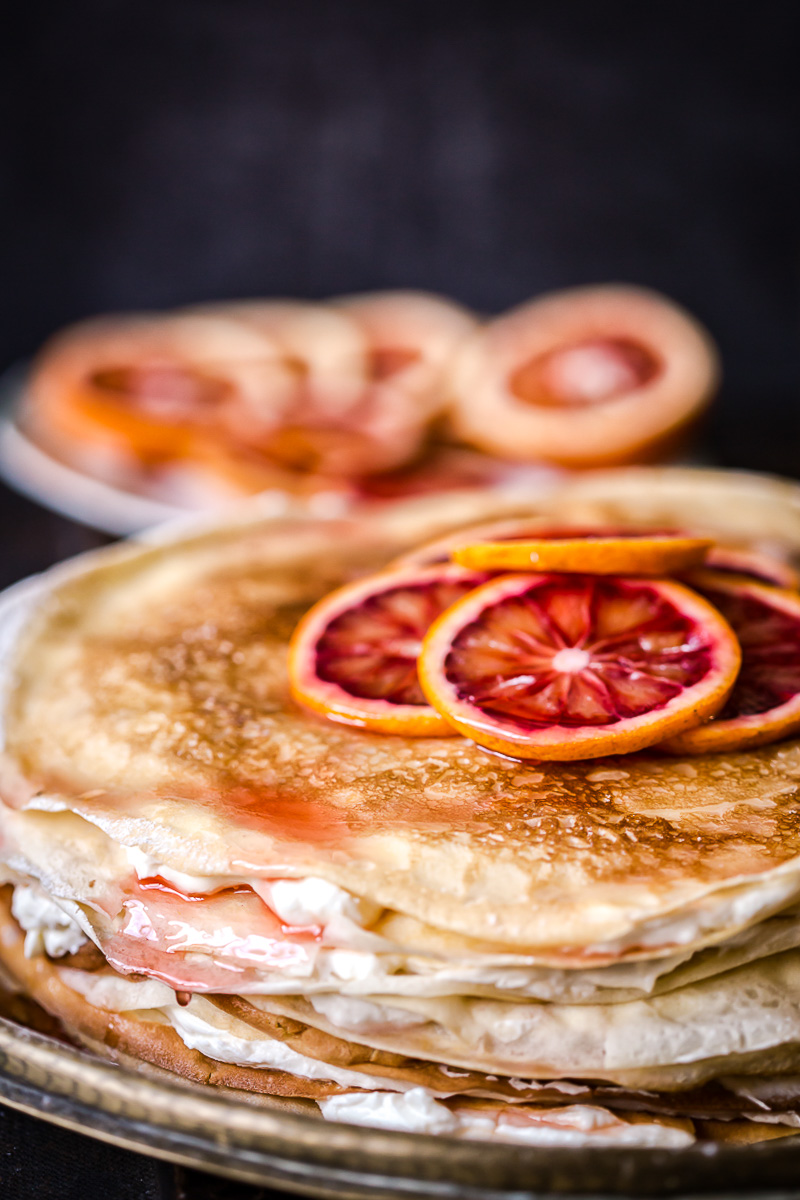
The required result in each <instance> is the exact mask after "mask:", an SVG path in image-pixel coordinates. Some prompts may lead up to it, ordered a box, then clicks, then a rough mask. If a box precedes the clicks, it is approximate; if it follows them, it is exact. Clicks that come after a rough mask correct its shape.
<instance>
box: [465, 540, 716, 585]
mask: <svg viewBox="0 0 800 1200" xmlns="http://www.w3.org/2000/svg"><path fill="white" fill-rule="evenodd" d="M713 544H714V543H713V541H712V539H711V538H700V537H688V536H684V535H682V534H669V533H644V534H638V533H633V534H624V533H613V534H607V535H603V534H599V535H595V534H585V535H581V534H576V533H575V532H572V531H565V532H564V533H561V534H557V533H553V534H548V535H547V536H546V537H538V538H514V539H507V540H502V541H485V542H476V543H475V544H474V545H471V546H457V547H456V548H455V549H454V550H453V551H452V558H453V560H454V562H457V563H459V565H460V566H462V567H467V568H469V569H471V570H474V571H542V572H550V571H558V572H563V573H567V574H573V573H576V574H581V575H584V574H585V575H655V576H661V575H672V574H675V573H676V572H678V571H685V570H687V569H689V568H690V567H694V566H697V564H698V563H701V562H702V561H703V559H704V558H705V556H706V554H707V552H708V550H709V549H710V548H711V546H713Z"/></svg>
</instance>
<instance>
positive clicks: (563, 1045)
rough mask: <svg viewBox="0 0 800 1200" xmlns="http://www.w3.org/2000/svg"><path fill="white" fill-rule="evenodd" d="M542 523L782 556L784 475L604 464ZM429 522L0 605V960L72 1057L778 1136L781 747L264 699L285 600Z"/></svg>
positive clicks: (222, 543)
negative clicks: (432, 733) (702, 536)
mask: <svg viewBox="0 0 800 1200" xmlns="http://www.w3.org/2000/svg"><path fill="white" fill-rule="evenodd" d="M518 508H519V506H518V504H517V505H516V509H517V510H518ZM543 510H549V511H550V512H551V513H552V512H554V511H557V512H558V514H559V519H560V520H561V521H564V520H568V519H570V518H574V519H575V520H576V521H577V522H584V523H585V522H586V521H588V520H594V521H597V522H599V523H601V524H602V523H604V522H605V523H609V522H611V523H615V524H619V523H623V522H626V523H629V524H641V525H643V526H647V525H650V526H653V527H659V528H679V527H684V528H685V527H690V528H693V529H698V530H702V531H709V532H712V533H714V534H715V535H716V536H717V537H719V538H720V540H722V541H726V542H728V543H730V544H736V545H749V546H753V545H759V546H760V547H761V548H764V547H765V546H766V547H768V548H770V549H772V550H773V551H775V550H781V551H782V552H784V553H785V554H787V555H792V554H796V553H798V552H800V493H798V491H797V490H796V489H794V488H793V487H791V486H789V485H783V484H780V483H777V482H772V481H767V480H763V479H759V478H756V477H743V476H725V475H715V474H714V473H708V472H705V473H700V472H687V471H648V470H644V469H642V470H634V471H627V472H613V473H607V474H605V475H600V476H596V477H595V478H593V479H589V480H585V481H583V482H579V483H575V484H572V485H570V487H568V488H567V489H565V490H563V491H562V492H561V493H560V494H559V495H557V496H554V497H552V498H551V499H550V500H549V501H548V502H547V504H545V505H540V506H539V507H538V509H537V511H539V512H541V511H543ZM501 511H502V501H500V500H498V499H497V498H495V499H493V500H490V501H486V502H484V501H476V502H475V505H474V506H473V510H472V511H470V512H466V511H462V512H461V514H460V516H461V518H462V519H464V520H475V519H476V518H478V517H479V516H482V517H484V518H485V517H487V516H494V515H498V514H499V513H500V512H501ZM457 519H458V517H457V515H456V514H454V512H453V511H452V502H450V501H442V502H441V503H439V504H433V505H426V506H421V505H420V504H419V503H416V504H413V505H409V504H406V505H404V506H402V507H398V508H395V509H392V510H384V511H383V512H382V513H381V514H379V515H377V516H375V515H365V516H363V517H361V518H359V519H353V520H348V521H347V522H331V521H329V522H320V521H311V520H300V519H298V520H294V521H291V522H290V521H284V522H276V521H274V520H273V521H264V520H260V519H258V518H257V517H253V518H243V519H241V520H238V521H236V522H235V523H230V524H228V525H227V526H225V527H224V528H218V529H215V530H213V531H211V532H206V533H204V534H201V535H197V536H193V537H188V538H187V537H184V538H182V539H177V540H173V541H169V542H166V541H162V542H161V543H160V544H158V545H155V546H149V547H142V546H138V547H132V546H128V547H123V548H114V549H111V550H106V551H101V552H100V553H98V554H96V555H93V556H89V557H85V558H84V559H82V560H79V561H78V562H76V563H74V564H70V565H69V566H68V567H67V568H60V569H58V570H56V571H54V572H52V573H50V574H49V575H47V576H44V577H42V578H40V580H39V581H37V582H35V583H34V584H32V585H28V586H26V587H24V588H23V589H22V590H17V591H14V592H12V593H10V594H8V595H7V597H6V600H5V604H4V607H3V610H2V623H0V643H2V646H3V651H4V655H5V666H4V671H5V677H6V685H5V695H4V699H3V704H2V715H3V725H4V741H5V747H4V757H3V766H2V776H1V777H0V794H2V801H3V803H2V805H0V871H2V878H3V879H4V880H5V882H6V884H7V886H6V887H5V889H4V896H5V900H4V903H3V913H2V928H1V929H0V960H1V961H2V964H3V965H4V967H5V968H6V970H7V971H8V973H9V974H10V975H12V976H13V977H14V979H15V980H16V981H17V983H18V986H19V987H20V988H22V989H23V990H24V991H25V992H26V993H27V994H28V995H30V996H32V997H33V998H34V999H35V1000H36V1001H38V1003H39V1004H40V1005H41V1006H42V1007H43V1008H44V1009H45V1010H47V1012H48V1013H49V1014H51V1015H52V1016H55V1017H57V1018H58V1019H59V1020H60V1021H61V1023H62V1025H63V1027H64V1029H65V1030H66V1032H67V1033H68V1034H69V1035H70V1036H71V1037H72V1038H73V1039H75V1040H76V1041H78V1042H79V1043H81V1044H83V1045H85V1046H87V1047H89V1048H91V1049H92V1050H94V1051H95V1052H97V1053H100V1054H103V1055H110V1056H112V1057H115V1058H117V1059H118V1060H120V1061H124V1062H129V1061H130V1059H132V1058H133V1059H139V1060H146V1061H147V1062H149V1063H152V1064H155V1065H157V1066H159V1067H161V1068H166V1069H168V1070H171V1071H174V1072H177V1073H179V1074H181V1075H183V1076H185V1077H187V1078H189V1079H191V1080H195V1081H199V1082H202V1083H205V1084H212V1085H218V1086H224V1087H229V1088H233V1089H239V1090H247V1091H250V1092H255V1093H264V1094H269V1095H275V1096H283V1097H300V1098H306V1099H307V1100H309V1101H316V1102H317V1103H318V1104H319V1107H320V1109H321V1110H322V1113H323V1115H324V1116H325V1117H326V1118H329V1119H335V1120H346V1121H352V1122H356V1123H363V1124H372V1125H381V1126H383V1127H388V1128H402V1129H413V1130H425V1131H428V1132H436V1133H445V1134H448V1135H450V1136H456V1137H459V1136H460V1137H473V1138H474V1137H479V1138H495V1139H500V1140H505V1141H510V1142H517V1143H533V1144H551V1145H553V1144H555V1145H580V1144H587V1143H591V1144H602V1145H606V1144H613V1145H620V1144H624V1145H659V1146H683V1145H687V1144H689V1143H690V1142H692V1141H693V1140H695V1139H707V1138H713V1139H723V1140H734V1141H735V1140H748V1141H749V1140H757V1139H759V1138H764V1137H769V1136H779V1135H785V1134H790V1133H792V1132H793V1131H794V1130H795V1129H796V1128H797V1127H800V791H799V788H800V743H798V742H794V741H791V742H783V743H778V744H776V745H773V746H769V747H766V748H764V749H762V750H758V751H754V752H750V753H739V754H732V755H729V756H727V757H725V756H716V757H710V756H709V757H695V758H691V759H689V758H686V759H675V758H666V757H663V756H660V755H659V754H658V753H655V752H648V753H644V754H639V755H635V756H626V757H624V758H620V759H614V760H612V759H605V760H602V761H598V760H594V761H587V762H578V763H566V764H563V765H562V764H536V763H525V764H522V763H518V762H513V761H509V760H507V759H504V758H501V757H498V756H492V755H489V754H487V753H486V752H484V751H482V750H480V749H479V748H477V747H475V746H474V745H472V744H471V743H469V742H468V741H466V740H465V739H463V738H461V737H452V738H435V739H434V738H418V739H403V738H398V737H389V736H385V735H380V734H373V733H366V732H361V731H359V730H356V729H351V728H346V727H344V726H340V725H335V724H332V723H330V722H327V721H324V720H323V719H321V718H317V717H315V716H313V715H310V714H307V713H305V712H302V711H300V710H299V709H298V708H297V707H296V706H294V705H293V704H292V702H291V701H290V700H289V698H288V685H287V677H286V642H287V639H288V637H289V636H290V634H291V631H292V629H293V627H294V625H295V624H296V621H297V619H298V617H299V616H300V615H301V613H302V612H303V611H304V610H305V609H306V608H307V607H308V606H309V605H310V604H311V603H312V602H313V601H315V600H316V599H317V598H318V597H319V596H321V595H323V594H325V593H326V592H327V591H329V590H330V589H331V588H332V587H334V586H336V585H338V584H340V583H341V582H342V581H344V580H347V579H351V578H353V577H354V576H356V575H358V574H359V573H362V572H365V571H367V570H373V569H375V568H376V567H377V566H380V565H381V564H383V563H385V562H387V561H389V560H390V559H391V558H392V557H393V556H395V555H396V554H398V553H399V552H400V551H401V550H403V549H404V548H407V547H409V546H410V545H412V544H415V543H417V542H419V541H420V540H422V539H423V538H425V537H432V536H435V535H439V534H441V533H443V532H444V531H445V530H446V529H447V528H449V527H452V526H453V525H454V524H455V523H456V521H457Z"/></svg>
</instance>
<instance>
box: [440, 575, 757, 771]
mask: <svg viewBox="0 0 800 1200" xmlns="http://www.w3.org/2000/svg"><path fill="white" fill-rule="evenodd" d="M739 662H740V652H739V645H738V643H737V641H736V637H735V635H734V634H733V632H732V630H731V629H730V627H729V625H728V624H727V622H726V621H725V620H724V618H723V617H721V616H720V614H719V613H718V612H717V611H716V609H715V608H713V607H712V605H711V604H709V603H708V601H707V600H704V599H703V598H702V597H700V596H698V595H696V594H695V593H693V592H692V591H690V590H689V589H688V588H686V587H684V586H683V585H682V584H678V583H672V582H668V581H665V580H641V579H620V578H615V577H597V576H588V575H583V576H575V577H574V578H569V579H566V578H564V577H563V576H557V575H505V576H501V577H500V578H498V579H493V580H490V581H489V582H488V583H485V584H483V586H481V587H479V588H477V589H476V590H475V591H473V592H470V593H469V594H468V595H467V596H465V597H464V598H463V599H461V600H459V601H457V602H456V603H455V604H454V605H453V606H452V608H449V609H448V610H447V611H446V612H445V613H443V614H442V616H441V617H439V619H438V620H437V621H436V622H435V623H434V624H433V625H432V627H431V629H430V630H429V632H428V634H427V636H426V638H425V642H424V645H423V649H422V654H421V655H420V659H419V664H418V669H419V678H420V682H421V684H422V688H423V691H424V692H425V695H426V696H427V697H428V700H429V701H430V703H431V704H432V705H433V706H434V707H435V708H437V709H438V710H439V712H440V713H441V714H442V716H443V717H445V718H446V719H447V720H448V721H449V722H450V723H451V724H452V725H453V726H454V727H455V728H456V729H457V730H458V731H459V732H460V733H462V734H464V736H465V737H468V738H472V740H473V741H475V742H477V743H478V744H479V745H482V746H486V747H488V748H489V749H492V750H498V751H500V752H501V753H503V754H509V755H512V756H514V757H517V758H537V759H557V760H559V759H560V760H566V759H576V758H593V757H599V756H602V755H606V754H624V753H628V752H630V751H633V750H640V749H643V748H644V747H646V746H652V745H655V744H656V743H657V742H660V741H663V740H664V739H665V738H666V737H669V736H670V735H671V734H673V733H676V732H682V731H683V730H684V729H689V728H691V727H692V726H695V725H699V724H700V722H701V721H704V720H705V719H707V717H709V716H712V715H713V714H714V713H715V712H717V711H718V710H719V709H720V708H721V707H722V705H723V704H724V703H725V700H726V698H727V696H728V694H729V693H730V691H731V689H732V687H733V684H734V681H735V679H736V673H737V671H738V669H739Z"/></svg>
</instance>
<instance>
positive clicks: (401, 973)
mask: <svg viewBox="0 0 800 1200" xmlns="http://www.w3.org/2000/svg"><path fill="white" fill-rule="evenodd" d="M3 864H5V869H6V873H7V874H8V875H9V876H13V879H14V881H15V882H18V883H32V882H33V883H36V884H38V885H40V886H41V887H42V888H43V889H44V891H45V893H46V894H47V895H48V896H49V897H51V898H55V899H56V900H57V901H61V902H62V903H64V902H66V903H64V907H65V909H66V911H67V912H68V913H69V914H70V915H72V916H73V917H74V916H75V915H76V912H75V908H74V906H75V905H78V906H79V908H80V912H79V913H78V914H77V915H78V916H79V918H80V924H81V925H82V927H83V929H84V930H85V931H87V932H89V933H90V934H91V936H92V937H93V938H94V939H95V941H96V942H97V943H98V944H99V945H101V946H103V947H104V948H105V949H106V950H107V951H108V950H109V948H110V947H111V948H112V949H111V951H110V952H111V953H112V954H113V957H114V961H115V962H117V963H119V960H120V956H121V955H122V956H123V957H124V956H125V947H124V945H123V940H122V939H121V938H120V937H119V932H118V931H119V927H120V923H121V922H122V920H123V919H124V915H125V910H124V907H123V906H124V903H125V891H124V884H125V881H126V879H128V880H129V881H131V882H132V881H133V873H132V871H131V867H130V863H129V862H128V859H127V856H126V855H125V853H124V851H123V850H122V848H121V847H120V846H119V845H118V844H117V843H115V842H113V841H112V840H111V839H110V838H108V836H107V835H106V834H104V833H103V832H102V831H101V830H100V829H98V828H97V827H96V826H94V825H92V824H90V823H89V822H87V821H85V820H84V819H83V818H81V817H78V816H76V815H75V814H74V813H71V812H58V813H48V812H36V811H29V812H16V811H13V810H10V809H8V808H6V807H5V806H4V805H2V804H0V869H2V866H3ZM208 882H209V883H210V884H211V885H212V886H213V885H215V884H216V883H217V882H218V881H216V880H213V879H212V880H209V881H208ZM223 882H224V881H223ZM144 902H145V903H146V902H147V896H146V895H145V896H144ZM186 906H187V917H188V919H189V920H190V921H191V920H192V919H193V916H194V915H195V914H196V913H197V912H198V907H197V903H196V901H189V900H187V901H186ZM249 911H250V910H249V909H247V908H243V911H242V913H241V924H240V925H236V926H234V928H233V929H232V934H234V935H237V936H240V937H242V938H244V937H246V935H247V934H248V933H249V932H251V930H250V929H248V928H247V926H246V919H247V915H248V912H249ZM174 915H176V916H177V915H178V913H177V912H176V913H175V914H174ZM355 940H356V944H358V940H359V938H358V934H357V931H356V935H355ZM362 940H364V941H365V943H366V945H367V946H368V949H365V950H361V951H360V952H357V954H358V963H357V964H356V963H354V960H353V959H352V958H350V959H349V960H348V961H347V963H346V964H345V966H346V967H347V971H341V968H339V969H337V968H338V964H337V962H336V959H335V956H334V957H331V953H330V947H322V946H319V947H317V948H316V949H314V948H311V952H310V953H309V954H308V958H307V960H306V961H295V962H293V963H291V964H290V965H289V964H287V963H286V961H285V960H284V965H283V966H273V967H272V968H271V969H270V968H269V967H268V966H267V965H263V966H261V967H258V966H256V965H254V964H253V962H252V961H251V962H249V963H248V964H244V963H240V964H239V965H238V976H237V979H238V983H237V986H238V988H239V990H240V991H247V992H260V993H264V994H270V993H276V994H281V993H283V994H287V993H293V992H297V991H302V992H303V994H304V995H312V994H314V993H316V992H321V993H325V992H338V993H342V994H349V995H368V994H381V995H389V996H391V995H406V996H415V995H417V996H446V995H458V996H485V997H487V998H495V999H504V1000H510V999H511V1000H513V999H520V1000H522V999H525V998H532V999H538V1000H545V1001H552V1002H561V1003H569V1004H575V1003H581V1004H591V1003H598V1002H602V1003H604V1004H610V1003H620V1002H624V1001H628V1000H633V999H637V998H639V997H642V996H645V995H658V994H661V993H664V992H668V991H674V990H675V989H676V988H680V987H684V986H686V985H687V984H689V983H692V982H695V981H697V980H701V979H704V978H710V977H712V976H714V975H719V974H721V973H722V972H725V971H729V970H731V969H733V968H734V967H737V966H740V965H743V964H745V963H748V962H752V961H755V960H757V959H759V958H762V957H765V956H767V955H772V954H777V953H780V952H782V951H784V950H788V949H792V948H794V947H797V946H800V915H798V914H797V912H796V911H794V910H789V911H787V912H784V913H780V914H777V915H775V916H773V917H771V918H768V919H767V920H765V921H763V922H762V923H761V924H760V925H758V926H754V927H749V928H747V929H745V930H744V931H742V932H741V933H739V934H738V935H736V936H735V937H734V938H733V939H731V940H730V941H728V942H725V943H721V944H720V945H718V946H715V947H710V948H708V949H706V950H701V951H698V952H697V953H695V954H694V955H691V954H690V953H689V952H684V954H681V955H677V956H674V958H672V959H668V958H662V959H655V960H652V961H650V962H648V961H634V962H629V963H622V964H616V965H611V966H607V967H598V968H595V969H589V970H585V971H582V970H578V969H573V970H559V969H554V968H543V967H536V966H532V965H531V963H530V960H529V959H528V958H526V956H524V955H502V956H498V955H497V954H491V953H487V952H482V951H470V948H469V946H465V945H464V944H463V941H462V939H459V938H458V937H457V935H441V936H439V935H437V931H435V930H433V929H432V928H431V927H425V926H421V924H420V923H419V922H416V921H414V920H413V919H409V918H402V917H399V916H398V915H396V914H391V913H383V914H380V915H379V917H378V918H377V919H376V920H375V921H374V922H372V923H370V924H368V925H367V927H366V933H365V935H364V937H363V939H362ZM142 946H144V948H145V949H146V944H145V943H142V942H136V941H134V942H133V943H131V944H130V945H129V947H128V956H127V961H126V963H125V964H124V965H121V969H124V966H127V968H128V969H129V970H134V971H138V970H145V969H146V968H147V966H148V963H147V962H146V961H145V959H146V955H145V956H142V955H141V954H140V950H141V948H142ZM426 946H429V947H430V949H428V950H427V952H426V951H425V947H426ZM173 948H174V940H173ZM348 948H350V947H348ZM352 953H353V951H352V949H351V954H352ZM170 959H171V962H172V964H173V966H172V968H171V969H172V970H173V971H174V973H175V976H174V978H173V980H172V982H174V985H175V986H181V985H182V984H187V985H189V984H190V985H191V988H192V990H201V991H205V990H209V991H214V990H219V978H218V972H217V971H216V970H215V968H216V965H217V963H218V962H219V961H220V956H219V954H218V953H217V954H215V953H213V952H211V951H209V952H208V953H205V954H204V953H202V952H201V951H198V950H197V949H195V950H193V952H192V955H191V961H192V966H191V979H188V978H187V979H181V978H180V976H181V975H182V974H183V973H184V971H185V968H184V965H183V956H182V954H181V953H175V952H174V953H172V954H171V955H170ZM204 963H205V965H203V964H204ZM151 965H152V964H151ZM164 965H165V964H164V962H163V960H162V967H163V966H164ZM167 969H169V966H168V964H167ZM232 971H237V964H236V963H235V962H232V961H231V960H230V958H229V959H228V960H227V963H226V966H225V973H224V977H223V981H222V987H223V990H224V991H226V992H227V991H229V990H230V989H231V986H232V985H231V978H232V976H231V972H232ZM348 971H349V972H350V974H349V977H348V974H347V972H348ZM161 977H164V975H163V971H162V974H161ZM492 978H494V979H495V981H496V982H495V983H494V984H491V983H489V982H487V980H489V979H492Z"/></svg>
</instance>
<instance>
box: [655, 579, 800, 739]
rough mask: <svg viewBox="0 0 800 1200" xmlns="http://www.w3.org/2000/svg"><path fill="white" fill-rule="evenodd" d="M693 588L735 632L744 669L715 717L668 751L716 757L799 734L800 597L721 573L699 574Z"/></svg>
mask: <svg viewBox="0 0 800 1200" xmlns="http://www.w3.org/2000/svg"><path fill="white" fill-rule="evenodd" d="M692 586H693V587H695V588H697V589H698V590H699V591H700V592H702V594H703V595H704V596H705V597H706V598H707V599H708V600H710V601H711V603H712V604H713V605H714V607H715V608H717V609H718V610H719V611H720V612H721V613H722V614H723V616H724V617H725V618H726V620H727V621H728V622H729V624H730V625H731V627H732V628H733V630H734V632H735V633H736V636H737V637H738V639H739V642H740V644H741V647H742V666H741V670H740V672H739V677H738V679H737V680H736V685H735V687H734V689H733V691H732V692H731V694H730V696H729V697H728V699H727V702H726V704H725V706H724V708H722V709H721V711H720V712H718V713H717V715H716V716H715V717H714V719H713V720H711V721H708V722H707V723H706V724H704V725H700V726H698V727H697V728H696V729H690V730H688V731H687V732H686V733H683V734H681V735H679V736H678V737H675V738H672V739H670V741H669V742H668V743H667V744H666V747H665V748H666V749H668V750H670V751H671V752H673V753H675V754H714V753H721V752H723V751H727V750H744V749H750V748H753V747H755V746H764V745H767V744H768V743H769V742H776V741H778V739H779V738H784V737H791V736H792V735H793V734H796V733H798V732H800V595H798V594H797V593H796V592H791V591H787V590H784V589H782V588H776V587H771V586H770V585H769V584H765V583H756V582H755V581H753V580H749V579H745V578H744V577H739V578H736V577H735V576H730V575H725V574H723V573H722V572H717V571H697V572H696V573H695V574H694V576H693V577H692Z"/></svg>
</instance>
